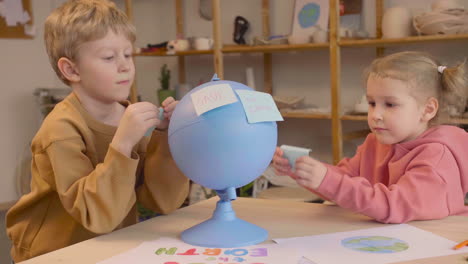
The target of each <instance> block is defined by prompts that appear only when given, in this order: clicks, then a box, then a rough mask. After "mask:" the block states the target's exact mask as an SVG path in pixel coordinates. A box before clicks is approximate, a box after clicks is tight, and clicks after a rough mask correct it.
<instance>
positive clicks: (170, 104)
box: [156, 97, 179, 130]
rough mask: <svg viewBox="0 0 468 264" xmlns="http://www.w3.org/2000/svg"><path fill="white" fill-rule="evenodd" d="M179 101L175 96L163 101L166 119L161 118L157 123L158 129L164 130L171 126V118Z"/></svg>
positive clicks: (162, 105)
mask: <svg viewBox="0 0 468 264" xmlns="http://www.w3.org/2000/svg"><path fill="white" fill-rule="evenodd" d="M178 103H179V101H176V100H175V99H174V98H173V97H168V98H166V99H165V100H164V101H163V102H162V104H161V107H162V108H163V109H164V120H161V121H160V122H159V123H158V124H157V125H156V127H157V128H158V129H161V130H164V129H167V128H168V127H169V120H171V117H172V113H173V112H174V109H175V108H176V106H177V104H178Z"/></svg>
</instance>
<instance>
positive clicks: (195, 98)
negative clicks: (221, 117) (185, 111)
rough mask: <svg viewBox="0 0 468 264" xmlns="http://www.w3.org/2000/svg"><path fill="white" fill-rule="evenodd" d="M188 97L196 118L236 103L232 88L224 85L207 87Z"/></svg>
mask: <svg viewBox="0 0 468 264" xmlns="http://www.w3.org/2000/svg"><path fill="white" fill-rule="evenodd" d="M190 96H191V98H192V103H193V106H194V107H195V112H196V113H197V115H198V116H200V115H201V114H203V113H205V112H208V111H210V110H212V109H215V108H218V107H221V106H223V105H227V104H232V103H235V102H237V97H236V95H235V94H234V92H233V90H232V87H231V86H230V85H229V84H226V83H224V84H216V85H211V86H207V87H205V88H203V89H201V90H199V91H196V92H194V93H192V94H191V95H190Z"/></svg>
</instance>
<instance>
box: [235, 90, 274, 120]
mask: <svg viewBox="0 0 468 264" xmlns="http://www.w3.org/2000/svg"><path fill="white" fill-rule="evenodd" d="M236 93H237V95H239V98H240V100H241V102H242V106H243V107H244V110H245V114H246V115H247V121H248V122H249V123H250V124H252V123H258V122H270V121H283V117H282V116H281V113H280V112H279V110H278V107H276V104H275V101H274V100H273V97H271V95H270V94H268V93H262V92H256V91H249V90H236Z"/></svg>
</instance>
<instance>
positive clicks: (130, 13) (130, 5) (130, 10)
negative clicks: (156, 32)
mask: <svg viewBox="0 0 468 264" xmlns="http://www.w3.org/2000/svg"><path fill="white" fill-rule="evenodd" d="M125 13H126V14H127V17H128V19H129V20H130V21H131V22H132V23H134V22H135V21H133V3H132V0H125Z"/></svg>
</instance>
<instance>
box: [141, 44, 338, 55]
mask: <svg viewBox="0 0 468 264" xmlns="http://www.w3.org/2000/svg"><path fill="white" fill-rule="evenodd" d="M328 47H329V45H328V43H307V44H295V45H287V44H285V45H259V46H248V45H224V46H223V48H222V49H221V51H222V52H223V53H252V52H260V53H270V52H287V51H305V50H316V49H328ZM213 53H214V52H213V50H187V51H181V52H176V53H175V54H167V53H166V52H165V51H156V52H139V53H134V54H133V55H134V56H156V57H164V56H190V55H203V54H213Z"/></svg>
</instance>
